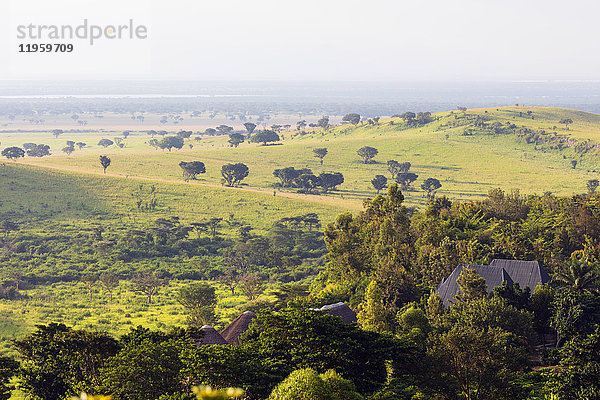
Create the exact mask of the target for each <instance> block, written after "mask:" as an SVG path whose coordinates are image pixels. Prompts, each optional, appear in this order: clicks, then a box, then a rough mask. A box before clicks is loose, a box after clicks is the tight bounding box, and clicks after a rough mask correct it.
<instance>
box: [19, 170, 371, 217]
mask: <svg viewBox="0 0 600 400" xmlns="http://www.w3.org/2000/svg"><path fill="white" fill-rule="evenodd" d="M16 164H21V165H28V166H31V167H37V168H43V169H52V170H57V171H64V172H74V173H79V174H86V175H98V176H109V177H113V178H121V179H137V180H143V181H147V182H163V183H171V184H173V183H174V184H179V185H197V186H204V187H211V188H218V189H227V190H234V191H235V190H239V191H244V192H252V193H262V194H268V195H273V194H274V193H275V196H280V197H285V198H289V199H295V200H300V201H307V202H311V203H317V204H323V205H327V206H334V207H338V208H341V209H348V210H360V209H362V200H360V199H340V198H338V197H330V196H317V195H312V194H300V193H293V192H282V191H279V190H277V191H275V190H267V189H261V188H257V187H249V186H244V187H229V186H222V185H217V184H214V183H202V182H197V181H190V182H184V181H178V180H171V179H164V178H154V177H148V176H140V175H123V174H114V173H110V172H107V173H103V172H100V171H94V170H86V169H81V168H75V167H65V166H57V165H40V164H37V163H31V162H27V161H18V162H17V163H16Z"/></svg>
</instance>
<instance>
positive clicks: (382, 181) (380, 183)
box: [371, 175, 387, 194]
mask: <svg viewBox="0 0 600 400" xmlns="http://www.w3.org/2000/svg"><path fill="white" fill-rule="evenodd" d="M371 184H372V185H373V187H374V188H375V189H376V190H377V194H379V191H380V190H381V189H383V188H385V186H386V185H387V178H386V177H385V176H383V175H375V178H373V179H372V180H371Z"/></svg>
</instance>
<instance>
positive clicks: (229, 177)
mask: <svg viewBox="0 0 600 400" xmlns="http://www.w3.org/2000/svg"><path fill="white" fill-rule="evenodd" d="M249 173H250V170H249V169H248V166H247V165H246V164H243V163H237V164H225V165H223V166H222V167H221V176H223V183H224V184H225V186H229V187H233V186H236V185H239V183H240V182H241V181H242V180H243V179H244V178H245V177H247V176H248V174H249Z"/></svg>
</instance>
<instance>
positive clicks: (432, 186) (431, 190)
mask: <svg viewBox="0 0 600 400" xmlns="http://www.w3.org/2000/svg"><path fill="white" fill-rule="evenodd" d="M441 187H442V184H441V183H440V181H439V180H438V179H435V178H427V179H425V181H424V182H423V183H422V184H421V189H423V190H424V191H426V192H427V198H428V199H434V198H435V191H436V190H438V189H439V188H441Z"/></svg>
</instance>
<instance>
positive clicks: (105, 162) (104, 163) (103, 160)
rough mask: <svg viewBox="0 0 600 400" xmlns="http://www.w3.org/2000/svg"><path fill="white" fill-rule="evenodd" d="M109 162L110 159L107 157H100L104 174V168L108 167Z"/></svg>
mask: <svg viewBox="0 0 600 400" xmlns="http://www.w3.org/2000/svg"><path fill="white" fill-rule="evenodd" d="M110 162H111V161H110V158H108V157H107V156H100V165H102V168H103V169H104V173H106V168H108V167H109V166H110Z"/></svg>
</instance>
